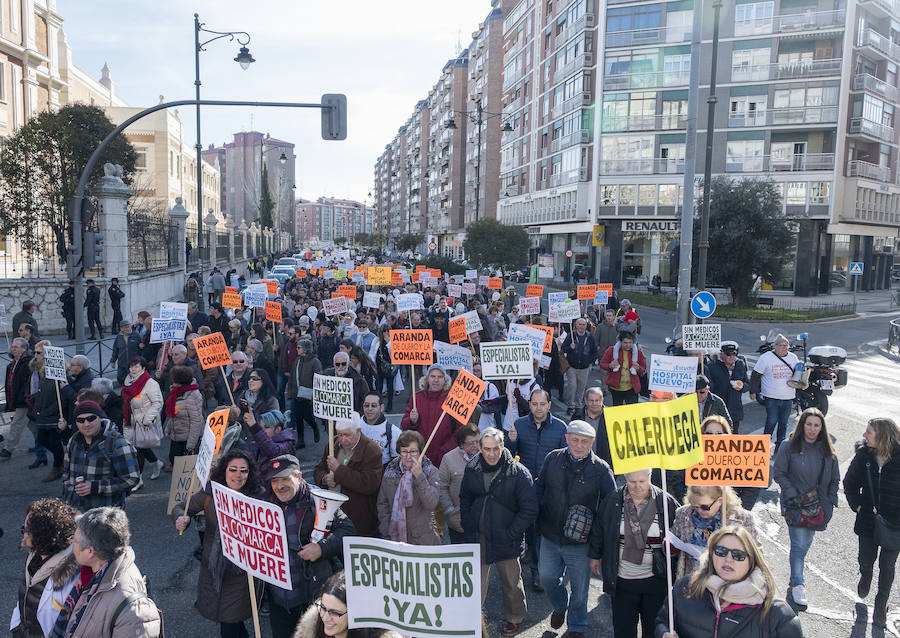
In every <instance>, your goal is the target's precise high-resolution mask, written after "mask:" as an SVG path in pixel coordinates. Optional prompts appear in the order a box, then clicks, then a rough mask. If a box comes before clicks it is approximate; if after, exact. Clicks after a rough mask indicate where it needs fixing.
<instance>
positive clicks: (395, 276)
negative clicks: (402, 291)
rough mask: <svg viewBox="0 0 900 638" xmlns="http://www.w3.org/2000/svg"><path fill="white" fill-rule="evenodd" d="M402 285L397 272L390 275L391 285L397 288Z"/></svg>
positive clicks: (401, 279)
mask: <svg viewBox="0 0 900 638" xmlns="http://www.w3.org/2000/svg"><path fill="white" fill-rule="evenodd" d="M402 283H403V275H402V274H401V273H399V272H394V273H391V285H392V286H399V285H401V284H402Z"/></svg>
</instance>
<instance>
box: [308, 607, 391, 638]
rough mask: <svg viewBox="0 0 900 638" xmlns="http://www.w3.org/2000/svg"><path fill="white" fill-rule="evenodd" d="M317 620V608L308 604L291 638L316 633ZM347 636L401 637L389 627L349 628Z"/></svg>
mask: <svg viewBox="0 0 900 638" xmlns="http://www.w3.org/2000/svg"><path fill="white" fill-rule="evenodd" d="M318 622H319V608H318V607H316V606H315V605H310V606H309V609H307V610H306V611H305V612H303V616H301V617H300V620H299V621H298V622H297V628H296V629H295V630H294V636H293V638H312V637H313V636H315V635H316V627H317V626H318ZM347 638H403V636H401V635H400V634H398V633H397V632H396V631H392V630H390V629H376V628H371V629H351V630H350V631H348V632H347Z"/></svg>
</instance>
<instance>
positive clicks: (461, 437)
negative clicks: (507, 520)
mask: <svg viewBox="0 0 900 638" xmlns="http://www.w3.org/2000/svg"><path fill="white" fill-rule="evenodd" d="M476 365H478V364H476ZM490 386H491V384H490V383H488V387H490ZM495 390H496V388H495ZM478 435H479V432H478V429H477V428H476V427H475V426H474V425H471V424H467V425H464V426H463V427H461V428H459V429H458V430H457V431H456V435H455V436H456V448H454V449H452V450H450V451H449V452H447V453H446V454H445V455H444V458H443V459H441V468H440V470H438V490H439V492H440V501H441V508H442V509H443V510H444V516H445V517H446V518H447V526H448V527H449V529H450V542H451V543H464V542H465V540H464V538H465V536H464V534H463V527H462V522H461V520H460V513H459V490H460V486H461V485H462V480H463V474H465V471H466V465H467V464H468V463H469V461H471V460H472V459H473V458H475V457H476V456H477V455H478Z"/></svg>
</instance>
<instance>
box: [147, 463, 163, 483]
mask: <svg viewBox="0 0 900 638" xmlns="http://www.w3.org/2000/svg"><path fill="white" fill-rule="evenodd" d="M153 466H154V467H153V473H152V474H150V480H151V481H155V480H156V479H158V478H159V473H160V472H162V469H163V468H164V467H165V466H166V464H165V463H163V460H162V459H157V461H156V463H154V464H153Z"/></svg>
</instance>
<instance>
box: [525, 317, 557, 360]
mask: <svg viewBox="0 0 900 638" xmlns="http://www.w3.org/2000/svg"><path fill="white" fill-rule="evenodd" d="M526 325H527V326H528V327H529V328H537V329H538V330H543V331H544V335H545V336H544V353H545V354H549V353H550V352H551V351H552V350H553V326H538V325H535V324H532V323H529V324H526Z"/></svg>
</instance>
